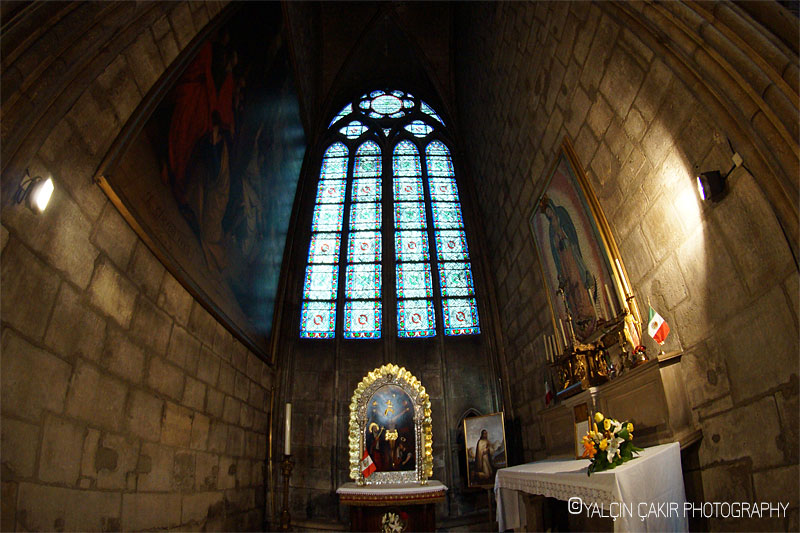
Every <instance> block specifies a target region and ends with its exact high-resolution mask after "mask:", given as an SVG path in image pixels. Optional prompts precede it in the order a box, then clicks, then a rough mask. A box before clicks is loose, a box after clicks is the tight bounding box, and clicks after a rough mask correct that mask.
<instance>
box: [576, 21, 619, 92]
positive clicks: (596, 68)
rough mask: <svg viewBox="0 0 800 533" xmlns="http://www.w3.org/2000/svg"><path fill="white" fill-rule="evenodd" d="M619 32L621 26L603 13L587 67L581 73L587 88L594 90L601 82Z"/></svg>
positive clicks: (582, 80)
mask: <svg viewBox="0 0 800 533" xmlns="http://www.w3.org/2000/svg"><path fill="white" fill-rule="evenodd" d="M618 33H619V26H617V25H616V24H615V23H614V22H613V21H612V20H611V19H610V18H609V17H607V16H606V15H602V18H601V19H600V21H599V25H598V27H597V31H596V33H595V35H594V39H593V40H592V46H591V48H590V49H589V53H588V56H587V57H586V67H584V69H583V73H582V74H581V84H582V85H583V86H584V87H585V88H586V89H589V90H592V89H594V88H596V87H597V86H598V84H599V83H600V79H601V78H602V76H603V73H604V70H605V69H604V68H603V67H604V66H605V64H606V61H607V59H608V56H609V54H610V53H611V50H613V48H614V42H615V41H616V40H617V34H618Z"/></svg>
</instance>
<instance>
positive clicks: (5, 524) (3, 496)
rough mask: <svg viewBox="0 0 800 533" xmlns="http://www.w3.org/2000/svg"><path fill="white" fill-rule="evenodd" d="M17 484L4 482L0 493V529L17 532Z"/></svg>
mask: <svg viewBox="0 0 800 533" xmlns="http://www.w3.org/2000/svg"><path fill="white" fill-rule="evenodd" d="M16 514H17V483H14V482H11V481H3V483H2V493H0V529H2V530H3V531H16V528H17V525H16Z"/></svg>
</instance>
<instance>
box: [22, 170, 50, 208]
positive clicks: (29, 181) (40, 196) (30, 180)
mask: <svg viewBox="0 0 800 533" xmlns="http://www.w3.org/2000/svg"><path fill="white" fill-rule="evenodd" d="M54 189H55V187H54V185H53V178H51V177H47V178H42V177H41V176H34V177H31V175H30V173H29V172H28V171H27V170H26V171H25V176H23V178H22V181H21V182H20V184H19V188H18V189H17V193H16V194H15V195H14V200H16V202H17V203H18V204H21V203H22V202H23V201H25V200H26V199H27V204H28V207H30V208H31V209H32V210H33V211H35V212H36V213H42V212H44V210H45V209H47V204H48V202H50V197H51V196H52V195H53V190H54Z"/></svg>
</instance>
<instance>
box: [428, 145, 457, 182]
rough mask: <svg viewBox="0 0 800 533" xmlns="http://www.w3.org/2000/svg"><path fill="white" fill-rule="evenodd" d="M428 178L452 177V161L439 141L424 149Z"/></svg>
mask: <svg viewBox="0 0 800 533" xmlns="http://www.w3.org/2000/svg"><path fill="white" fill-rule="evenodd" d="M425 157H426V161H427V168H428V176H453V175H454V173H453V160H452V159H451V157H450V151H449V150H448V149H447V146H445V145H444V144H443V143H442V142H440V141H433V142H432V143H430V144H429V145H428V146H426V147H425Z"/></svg>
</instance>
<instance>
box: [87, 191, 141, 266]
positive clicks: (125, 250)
mask: <svg viewBox="0 0 800 533" xmlns="http://www.w3.org/2000/svg"><path fill="white" fill-rule="evenodd" d="M137 240H138V237H137V236H136V234H135V233H134V232H133V230H132V229H131V227H130V226H129V225H128V223H127V222H126V221H125V219H123V218H122V216H121V215H120V214H119V211H117V208H116V207H114V205H113V204H112V203H111V202H109V203H107V204H106V207H105V209H103V214H102V215H101V216H100V220H99V221H98V222H97V225H96V226H95V230H94V233H93V234H92V238H91V241H92V243H93V244H94V245H95V246H97V247H98V248H99V249H100V250H102V251H104V252H105V253H106V255H108V257H109V259H111V261H113V262H114V264H116V265H117V267H118V268H119V269H120V270H123V271H124V270H125V269H126V268H127V267H128V262H129V261H130V259H131V254H133V248H134V247H135V246H136V241H137Z"/></svg>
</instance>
